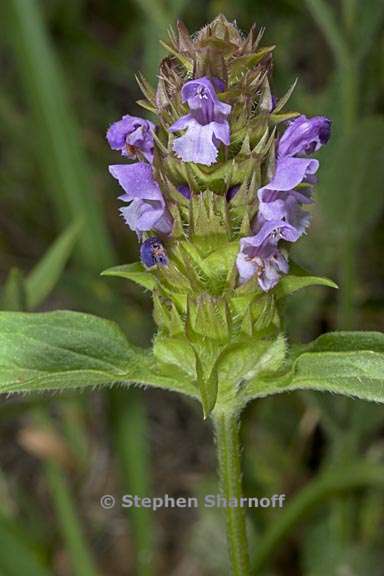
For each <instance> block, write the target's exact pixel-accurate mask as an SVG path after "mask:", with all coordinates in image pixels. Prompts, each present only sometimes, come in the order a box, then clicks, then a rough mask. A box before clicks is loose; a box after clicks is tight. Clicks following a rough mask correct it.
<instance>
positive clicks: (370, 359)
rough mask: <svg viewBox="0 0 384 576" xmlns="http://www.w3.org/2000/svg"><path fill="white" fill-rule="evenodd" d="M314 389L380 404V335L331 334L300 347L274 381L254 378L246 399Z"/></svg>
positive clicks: (383, 344)
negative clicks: (288, 364) (289, 363)
mask: <svg viewBox="0 0 384 576" xmlns="http://www.w3.org/2000/svg"><path fill="white" fill-rule="evenodd" d="M291 390H318V391H324V392H335V393H337V394H344V395H346V396H353V397H356V398H361V399H363V400H371V401H374V402H384V334H383V333H381V332H366V333H364V332H335V333H329V334H325V335H324V336H321V337H320V338H318V339H317V340H315V341H314V342H312V343H311V344H309V345H308V346H306V347H304V346H303V347H300V348H299V349H298V351H297V355H296V357H295V358H294V359H292V360H291V365H290V366H289V367H288V368H287V369H286V371H285V372H284V373H282V374H281V375H280V377H278V378H274V379H273V378H270V379H268V378H265V379H262V378H261V379H255V380H253V381H252V382H251V383H250V384H249V385H248V387H247V395H248V398H250V397H253V398H254V397H258V396H267V395H270V394H276V393H279V392H285V391H287V392H288V391H291Z"/></svg>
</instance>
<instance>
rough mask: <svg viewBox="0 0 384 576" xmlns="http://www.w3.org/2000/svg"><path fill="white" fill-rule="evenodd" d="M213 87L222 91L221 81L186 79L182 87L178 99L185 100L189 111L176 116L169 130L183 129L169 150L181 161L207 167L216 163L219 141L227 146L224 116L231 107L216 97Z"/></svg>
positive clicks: (228, 135) (226, 115) (228, 134)
mask: <svg viewBox="0 0 384 576" xmlns="http://www.w3.org/2000/svg"><path fill="white" fill-rule="evenodd" d="M216 90H219V91H222V90H224V83H223V82H222V81H221V80H218V79H216V78H212V79H209V78H207V77H205V76H204V77H203V78H198V79H196V80H190V81H189V82H186V83H185V84H184V86H183V88H182V91H181V96H182V100H183V102H187V104H188V107H189V109H190V113H189V114H186V115H185V116H182V117H181V118H179V120H177V121H176V122H175V123H174V124H173V125H172V126H171V127H170V128H169V130H170V131H171V132H177V131H179V130H184V129H186V133H185V134H184V135H183V136H180V137H179V138H176V139H175V141H174V142H173V150H174V151H175V152H176V155H177V156H178V157H179V158H181V160H183V162H196V163H198V164H205V165H207V166H210V165H211V164H213V163H214V162H216V159H217V154H218V147H219V145H220V142H222V143H223V144H225V145H227V146H228V145H229V142H230V129H229V124H228V120H227V117H228V115H229V113H230V111H231V108H232V107H231V106H230V105H229V104H226V103H225V102H221V101H220V100H219V99H218V98H217V96H216Z"/></svg>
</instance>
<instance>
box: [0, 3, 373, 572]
mask: <svg viewBox="0 0 384 576" xmlns="http://www.w3.org/2000/svg"><path fill="white" fill-rule="evenodd" d="M219 12H223V13H224V14H225V15H226V16H227V18H229V19H236V21H237V23H238V25H239V26H240V28H242V29H243V30H245V31H247V30H248V28H249V27H250V25H251V24H252V23H253V22H254V21H256V23H257V24H258V25H259V26H260V27H263V26H265V27H266V33H265V37H264V43H265V44H276V50H275V67H274V80H273V91H274V93H275V94H277V95H281V94H283V93H284V92H285V91H286V90H287V88H288V87H289V85H290V84H291V83H292V82H293V80H294V79H295V78H296V77H297V78H298V79H299V82H298V85H297V87H296V91H295V93H294V95H293V97H292V99H291V106H290V107H291V109H293V110H299V111H301V112H303V113H306V114H309V115H314V114H326V115H327V116H329V117H330V118H331V119H332V121H333V138H332V141H331V143H330V144H329V145H328V147H327V149H326V150H324V151H323V152H321V155H320V160H321V169H320V184H319V186H318V191H317V204H316V206H315V207H314V209H313V225H312V227H311V230H310V234H309V235H308V236H307V237H305V238H304V239H303V240H302V241H301V242H300V243H299V246H298V247H297V250H296V254H295V256H294V257H295V258H296V260H298V261H299V262H300V263H301V264H302V265H303V266H304V267H306V268H307V269H309V270H311V271H313V272H315V273H316V274H318V275H321V274H323V275H326V276H328V277H332V278H334V279H335V280H336V281H337V282H338V283H339V285H340V290H339V291H338V292H337V293H336V292H335V291H331V290H330V289H325V288H319V289H317V288H311V289H309V290H307V291H306V292H303V293H300V294H299V295H298V296H295V297H292V298H291V299H290V300H289V302H288V303H287V307H286V311H285V315H286V330H287V333H288V335H289V337H290V339H291V341H292V342H299V341H308V340H311V339H312V338H314V337H316V336H317V335H319V334H320V333H322V332H324V331H327V330H333V329H336V328H341V329H353V328H356V329H359V330H362V329H368V330H383V328H384V308H383V300H384V292H383V285H384V266H383V264H382V258H383V250H384V227H383V207H384V104H383V103H384V34H383V31H384V29H383V22H384V1H383V0H367V1H365V2H361V1H360V2H358V1H357V0H339V1H337V0H332V1H331V0H274V1H273V2H271V1H270V0H236V2H234V1H230V0H211V1H208V0H205V1H203V0H194V2H186V0H168V1H166V0H113V1H108V0H4V2H2V4H1V7H0V16H1V20H0V26H1V35H0V63H1V72H2V74H1V76H2V82H1V88H0V280H1V285H2V290H1V301H0V302H1V307H2V308H3V309H14V310H23V309H24V310H25V309H28V310H49V309H55V308H70V309H74V310H82V311H88V312H92V313H95V314H99V315H101V316H104V317H107V318H111V319H115V320H117V321H118V322H119V323H120V325H121V326H122V328H123V329H124V330H125V331H126V333H127V334H128V336H129V338H130V339H131V340H132V341H134V342H136V343H139V344H143V345H149V344H150V341H151V334H152V331H153V323H152V320H151V303H150V300H149V298H148V296H147V295H146V294H145V293H143V292H142V291H141V290H139V289H137V288H135V287H134V286H132V285H130V284H129V283H125V282H123V281H121V280H120V281H114V280H113V279H106V278H101V277H100V276H99V272H101V271H102V270H103V269H104V268H106V267H108V266H110V265H113V263H116V264H117V263H121V264H123V263H127V262H130V261H135V260H136V259H137V254H138V249H137V242H136V238H135V235H134V234H133V233H132V232H130V231H129V229H128V228H127V227H126V226H125V225H124V223H123V221H122V220H121V218H120V216H119V214H118V205H119V203H118V201H117V195H118V194H119V190H118V188H117V186H116V184H115V183H114V181H113V180H112V179H111V178H110V176H109V175H108V170H107V167H108V164H109V163H114V162H116V161H118V158H117V157H116V154H114V153H112V152H110V150H109V149H108V146H107V145H106V142H105V132H106V129H107V127H108V125H109V124H110V123H111V122H113V121H115V120H117V119H118V118H119V117H120V116H121V115H122V114H126V113H130V114H137V115H139V114H142V111H140V108H139V107H138V106H137V105H136V104H135V101H136V100H137V99H138V98H139V97H140V93H139V89H138V87H137V84H136V82H135V73H136V72H137V71H139V70H141V71H142V72H143V73H144V74H145V76H146V77H147V79H148V80H149V81H150V82H151V83H155V82H156V70H157V66H158V64H159V61H160V59H161V57H162V55H163V52H162V49H161V48H160V45H159V39H161V38H163V39H165V38H166V35H167V28H168V26H169V25H170V24H173V23H175V20H176V18H178V17H181V18H182V19H183V20H184V21H185V23H186V24H187V26H188V27H189V29H190V30H191V31H194V30H197V29H199V28H200V27H201V26H203V25H204V24H205V23H206V22H207V21H209V20H210V19H212V18H213V17H215V16H216V15H217V14H218V13H219ZM383 416H384V413H383V409H382V408H380V407H379V406H375V405H368V404H365V403H363V402H357V401H353V400H349V399H341V398H337V397H336V396H321V395H319V394H315V393H309V392H307V393H296V394H291V395H287V396H281V397H276V398H270V399H266V400H263V401H260V402H258V403H254V404H252V405H251V406H250V407H249V408H248V410H247V412H246V414H245V422H244V426H243V437H244V440H245V441H246V448H245V450H244V453H243V458H244V464H245V476H244V484H245V492H246V494H247V495H272V494H275V493H284V494H287V503H286V506H285V508H284V510H283V511H281V510H274V509H270V510H265V509H257V510H252V511H250V512H249V515H248V516H249V533H250V541H251V549H252V554H253V558H254V569H255V574H260V575H263V576H325V575H327V576H383V575H384V547H383V536H382V535H383V530H384V493H383V488H384V417H383ZM0 425H1V428H0V449H1V462H0V575H1V576H14V575H15V576H30V575H31V576H47V575H58V576H72V575H75V576H96V575H99V576H107V575H108V576H120V575H121V576H123V575H124V576H131V575H138V576H154V575H156V576H163V575H164V576H169V575H171V576H217V575H222V574H226V573H227V570H228V568H227V560H226V545H225V536H224V526H223V522H224V520H223V517H222V515H221V513H220V511H217V510H216V511H212V510H204V509H200V510H190V511H186V510H171V509H169V510H161V511H158V512H156V513H155V514H152V513H151V512H150V511H148V510H146V509H136V510H128V511H127V510H125V511H124V510H122V509H120V508H119V507H116V508H114V509H113V510H103V509H102V508H101V507H100V505H99V499H100V497H101V496H102V495H103V494H113V495H115V496H117V497H118V496H119V495H121V494H124V493H131V494H142V495H163V494H165V493H167V494H169V495H171V496H193V495H197V494H205V493H216V492H217V486H216V479H215V455H214V447H213V443H212V431H211V429H210V426H209V425H207V424H206V423H203V421H202V419H201V414H200V409H199V407H198V406H197V405H196V406H195V405H194V404H192V403H189V402H188V401H185V400H181V399H179V398H178V397H176V396H175V395H172V394H170V393H169V394H168V393H164V392H156V391H147V392H145V393H144V392H143V391H141V390H124V389H123V388H116V389H114V390H111V391H109V392H107V393H106V392H98V391H95V392H93V393H88V394H81V395H79V396H76V395H75V394H72V395H68V394H66V395H57V396H48V395H44V396H25V397H10V398H3V399H2V403H1V406H0Z"/></svg>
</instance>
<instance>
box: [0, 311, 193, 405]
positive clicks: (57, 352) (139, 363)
mask: <svg viewBox="0 0 384 576" xmlns="http://www.w3.org/2000/svg"><path fill="white" fill-rule="evenodd" d="M114 383H137V384H142V385H149V386H156V387H160V388H165V389H169V390H175V391H179V392H184V393H185V394H189V395H191V396H196V390H195V389H194V387H193V385H192V384H191V382H190V380H189V379H188V377H187V376H186V375H185V377H183V374H182V373H181V374H179V373H178V374H177V378H176V377H174V376H173V375H172V374H170V375H169V374H167V373H166V372H164V371H162V370H161V369H160V368H159V366H158V364H157V363H156V361H155V359H154V357H153V355H152V353H151V352H149V351H147V350H144V349H140V348H137V347H135V346H133V345H132V344H130V343H129V342H128V340H127V339H126V337H125V335H124V333H123V332H122V331H121V330H120V328H119V327H118V326H117V325H116V324H115V323H113V322H110V321H107V320H103V319H101V318H97V317H96V316H92V315H90V314H81V313H79V312H68V311H59V312H47V313H42V314H31V313H21V312H2V313H0V392H30V391H34V390H39V391H44V390H66V389H71V388H86V387H94V386H97V385H111V384H114Z"/></svg>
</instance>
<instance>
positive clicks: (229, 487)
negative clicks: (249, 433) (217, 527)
mask: <svg viewBox="0 0 384 576" xmlns="http://www.w3.org/2000/svg"><path fill="white" fill-rule="evenodd" d="M214 423H215V430H216V443H217V454H218V464H219V477H220V489H221V493H222V495H223V497H224V498H225V499H226V500H227V501H230V500H231V499H232V498H233V499H235V500H234V501H236V502H237V503H240V501H241V498H242V482H241V461H240V441H239V419H238V415H237V414H231V413H219V414H216V415H215V416H214ZM225 514H226V526H227V540H228V546H229V555H230V561H231V568H232V574H233V576H248V575H249V574H250V564H249V553H248V544H247V535H246V525H245V510H244V508H242V507H240V506H235V507H230V506H227V507H226V508H225Z"/></svg>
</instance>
